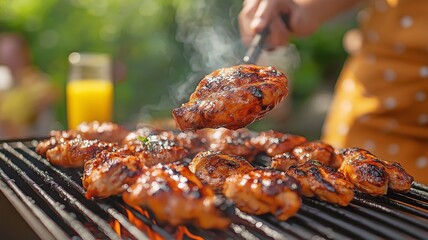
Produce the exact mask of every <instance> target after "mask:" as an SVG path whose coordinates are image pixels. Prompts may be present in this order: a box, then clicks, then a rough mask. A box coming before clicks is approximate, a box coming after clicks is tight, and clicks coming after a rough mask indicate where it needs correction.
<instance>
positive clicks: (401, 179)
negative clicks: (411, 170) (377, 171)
mask: <svg viewBox="0 0 428 240" xmlns="http://www.w3.org/2000/svg"><path fill="white" fill-rule="evenodd" d="M382 163H383V164H384V166H385V170H386V173H387V174H388V177H389V182H388V188H389V189H391V190H393V191H398V192H408V191H409V190H410V188H411V187H412V183H413V180H414V179H413V176H411V175H409V174H408V173H407V172H406V171H405V170H404V168H403V167H402V166H401V165H400V164H399V163H397V162H388V161H382Z"/></svg>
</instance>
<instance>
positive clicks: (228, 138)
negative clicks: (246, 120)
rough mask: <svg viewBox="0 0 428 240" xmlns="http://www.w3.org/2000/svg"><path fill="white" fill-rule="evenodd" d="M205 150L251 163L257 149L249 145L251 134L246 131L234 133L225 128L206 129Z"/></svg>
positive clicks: (241, 130) (239, 130) (240, 130)
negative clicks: (218, 152)
mask: <svg viewBox="0 0 428 240" xmlns="http://www.w3.org/2000/svg"><path fill="white" fill-rule="evenodd" d="M200 131H204V132H203V133H202V134H205V138H206V143H207V146H206V148H207V149H209V150H213V151H221V152H222V153H226V154H232V155H237V156H241V157H244V158H245V159H246V160H247V161H249V162H251V161H253V160H254V157H255V156H256V154H257V152H258V151H257V149H256V148H255V147H254V146H253V145H252V144H251V139H252V137H253V134H252V133H251V132H250V131H249V130H247V129H244V128H242V129H238V130H236V131H234V130H229V129H226V128H218V129H206V130H200Z"/></svg>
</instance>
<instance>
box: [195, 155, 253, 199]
mask: <svg viewBox="0 0 428 240" xmlns="http://www.w3.org/2000/svg"><path fill="white" fill-rule="evenodd" d="M189 169H190V171H192V172H193V173H194V174H195V175H196V176H197V177H198V178H199V179H200V180H201V181H202V183H204V184H207V185H210V186H211V187H212V188H213V189H214V191H215V192H220V193H221V191H222V190H223V184H224V182H225V180H226V178H227V177H229V176H230V175H232V174H245V173H248V172H250V171H251V170H253V166H251V164H250V163H249V162H248V161H247V160H245V159H244V158H243V157H240V156H235V155H230V154H224V153H221V152H213V151H207V152H201V153H198V154H197V155H196V156H195V157H194V158H193V160H192V162H191V163H190V165H189Z"/></svg>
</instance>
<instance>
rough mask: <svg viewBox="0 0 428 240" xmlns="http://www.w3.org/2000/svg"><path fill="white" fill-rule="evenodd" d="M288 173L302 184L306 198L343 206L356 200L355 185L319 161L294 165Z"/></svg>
mask: <svg viewBox="0 0 428 240" xmlns="http://www.w3.org/2000/svg"><path fill="white" fill-rule="evenodd" d="M281 170H282V169H281ZM286 173H287V174H288V175H290V176H292V177H294V178H295V179H297V180H298V181H299V182H300V184H301V186H302V194H303V196H305V197H314V196H317V197H318V198H319V199H321V200H324V201H326V202H330V203H334V204H338V205H341V206H347V205H348V204H349V202H351V200H352V199H353V198H354V186H353V184H352V183H351V182H350V181H348V180H347V179H346V178H345V176H343V174H342V173H340V172H336V171H335V170H334V169H332V168H330V167H328V166H324V165H322V164H321V163H320V162H318V161H314V160H308V161H306V162H304V163H302V164H299V165H293V166H291V167H290V168H288V170H287V171H286Z"/></svg>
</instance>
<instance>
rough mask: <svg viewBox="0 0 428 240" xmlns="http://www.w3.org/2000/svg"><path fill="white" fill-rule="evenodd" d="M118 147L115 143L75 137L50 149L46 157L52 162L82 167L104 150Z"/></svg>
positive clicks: (71, 166)
mask: <svg viewBox="0 0 428 240" xmlns="http://www.w3.org/2000/svg"><path fill="white" fill-rule="evenodd" d="M116 147H117V146H116V145H115V144H113V143H106V142H102V141H99V140H86V139H81V138H75V139H72V140H68V141H64V142H61V143H59V144H58V145H56V146H55V147H54V148H52V149H50V150H48V151H47V152H46V158H47V159H48V160H49V162H50V163H52V164H55V165H59V166H62V167H70V168H76V167H82V166H83V164H84V163H85V161H87V160H89V159H92V158H94V157H95V156H96V155H97V153H99V152H101V151H103V150H108V151H113V150H114V149H115V148H116Z"/></svg>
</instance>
